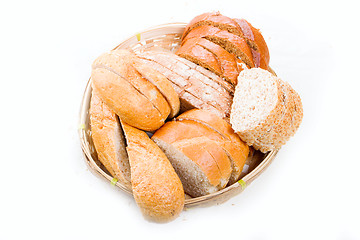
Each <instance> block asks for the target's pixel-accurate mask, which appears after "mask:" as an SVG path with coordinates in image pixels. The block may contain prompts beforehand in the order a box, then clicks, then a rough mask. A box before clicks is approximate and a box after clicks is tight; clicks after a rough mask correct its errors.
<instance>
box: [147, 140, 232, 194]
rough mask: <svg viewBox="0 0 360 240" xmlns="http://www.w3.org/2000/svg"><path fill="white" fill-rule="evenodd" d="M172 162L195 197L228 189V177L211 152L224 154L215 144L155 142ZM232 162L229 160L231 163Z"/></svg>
mask: <svg viewBox="0 0 360 240" xmlns="http://www.w3.org/2000/svg"><path fill="white" fill-rule="evenodd" d="M152 140H153V141H154V142H155V143H156V144H157V145H158V146H159V147H160V148H161V149H162V150H163V152H164V153H165V155H166V156H167V157H168V159H169V160H170V162H171V164H172V166H173V167H174V169H175V171H176V173H177V174H178V176H179V178H180V179H181V182H182V184H183V186H184V190H185V192H186V193H187V194H189V195H190V196H192V197H200V196H204V195H208V194H211V193H214V192H216V191H218V190H220V189H222V188H223V186H224V185H226V183H225V182H226V177H225V176H223V175H222V173H221V170H220V167H219V166H218V164H217V162H216V161H215V160H214V158H213V156H212V155H211V154H210V153H209V151H214V148H215V149H216V150H217V151H222V149H219V147H218V146H217V145H216V143H213V142H211V141H210V140H208V141H209V143H208V144H204V141H205V140H204V141H194V140H191V139H185V140H182V141H178V142H173V143H168V142H167V140H166V139H162V138H152ZM227 161H228V159H227Z"/></svg>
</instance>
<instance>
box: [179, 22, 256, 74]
mask: <svg viewBox="0 0 360 240" xmlns="http://www.w3.org/2000/svg"><path fill="white" fill-rule="evenodd" d="M192 38H205V39H207V40H209V41H212V42H214V43H216V44H218V45H220V46H221V47H223V48H224V49H225V50H226V51H228V52H229V53H232V54H234V55H235V56H237V57H238V58H240V59H241V60H242V61H243V62H245V63H246V65H247V66H248V67H254V66H255V65H254V61H253V56H252V52H251V49H250V47H249V46H248V44H247V42H246V41H245V40H244V39H243V38H242V37H240V36H238V35H235V34H232V33H230V32H228V31H226V30H221V29H219V28H216V27H214V26H211V25H202V26H199V27H196V28H193V29H192V30H191V31H190V32H189V34H188V35H187V36H186V37H185V38H184V39H183V41H182V45H183V44H184V43H185V42H186V41H187V40H189V39H192Z"/></svg>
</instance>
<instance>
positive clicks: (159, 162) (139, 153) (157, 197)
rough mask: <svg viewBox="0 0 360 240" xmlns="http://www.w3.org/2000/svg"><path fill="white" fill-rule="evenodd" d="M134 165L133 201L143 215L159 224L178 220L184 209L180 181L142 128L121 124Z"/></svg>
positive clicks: (132, 168) (132, 169) (130, 159)
mask: <svg viewBox="0 0 360 240" xmlns="http://www.w3.org/2000/svg"><path fill="white" fill-rule="evenodd" d="M122 126H123V129H124V132H125V135H126V139H127V148H126V149H127V152H128V155H129V161H130V166H131V183H132V190H133V196H134V199H135V201H136V203H137V205H138V206H139V208H140V209H141V212H142V213H143V215H144V216H145V217H146V218H148V219H150V220H152V221H158V222H167V221H170V220H172V219H174V218H176V217H177V216H178V215H179V214H180V212H181V211H182V209H183V207H184V202H185V196H184V190H183V187H182V184H181V181H180V179H179V177H178V176H177V174H176V173H175V170H174V168H173V167H172V166H171V164H170V162H169V160H168V159H167V157H166V156H165V154H164V153H163V152H162V151H161V150H160V148H159V147H158V146H157V145H156V144H155V143H154V142H153V141H151V139H150V138H149V137H148V135H147V134H146V133H145V132H144V131H141V130H139V129H136V128H134V127H131V126H130V125H128V124H126V123H122Z"/></svg>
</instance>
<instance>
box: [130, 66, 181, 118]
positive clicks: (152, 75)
mask: <svg viewBox="0 0 360 240" xmlns="http://www.w3.org/2000/svg"><path fill="white" fill-rule="evenodd" d="M133 66H134V68H135V69H136V70H137V71H138V72H139V73H140V74H141V75H142V77H144V78H146V80H148V81H149V82H151V83H152V84H153V85H154V86H156V88H157V89H158V90H159V91H160V93H161V94H162V95H163V96H164V98H165V99H166V101H167V103H168V104H169V106H170V114H169V116H168V117H169V118H173V117H175V116H176V115H177V114H178V113H179V110H180V100H179V96H178V94H177V93H176V91H175V90H174V88H173V87H172V86H171V83H170V81H169V80H168V79H167V78H166V77H165V76H164V75H162V74H161V73H159V72H158V71H156V70H155V69H153V68H151V67H149V66H147V65H146V64H144V63H143V62H141V61H140V60H137V61H135V62H134V65H133Z"/></svg>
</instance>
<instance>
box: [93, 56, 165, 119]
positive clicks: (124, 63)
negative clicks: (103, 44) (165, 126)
mask: <svg viewBox="0 0 360 240" xmlns="http://www.w3.org/2000/svg"><path fill="white" fill-rule="evenodd" d="M135 59H136V57H135V55H133V54H131V53H130V52H129V51H126V50H123V49H119V50H115V51H110V52H107V53H104V54H102V55H101V56H100V57H98V58H97V59H96V60H95V61H94V63H93V65H92V68H93V69H96V68H105V69H107V70H109V71H112V72H114V73H115V74H117V75H119V76H120V77H122V78H124V79H126V80H127V81H128V82H129V83H130V84H131V85H132V86H133V87H134V88H135V89H136V90H137V91H139V92H140V93H141V94H143V95H144V96H145V97H146V98H147V99H148V100H149V101H150V102H151V103H152V104H153V106H154V107H155V108H156V109H157V110H158V111H159V112H160V114H161V115H162V116H163V117H164V118H165V119H166V118H167V117H168V116H169V113H170V106H169V103H168V102H167V101H166V99H165V98H164V96H163V95H162V94H161V92H160V91H159V90H158V88H157V87H156V86H155V85H154V84H152V83H151V82H150V81H148V80H147V79H145V78H143V77H142V75H141V74H140V73H139V72H138V71H137V70H136V69H135V68H134V67H133V63H134V61H135Z"/></svg>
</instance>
